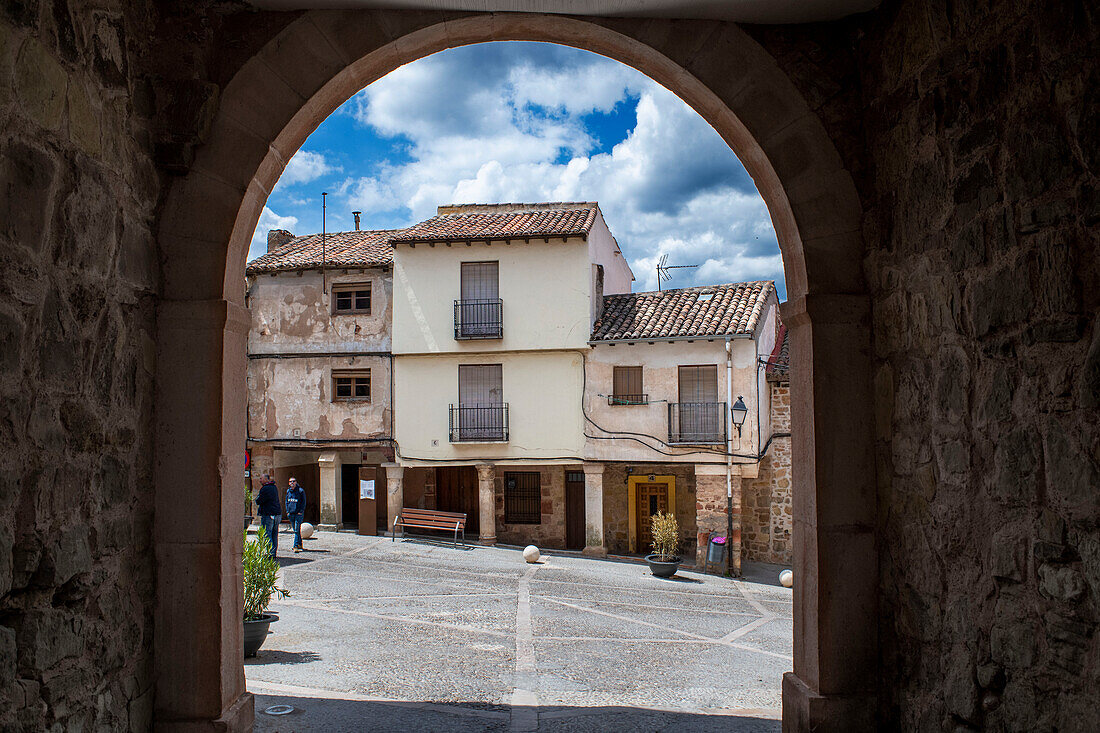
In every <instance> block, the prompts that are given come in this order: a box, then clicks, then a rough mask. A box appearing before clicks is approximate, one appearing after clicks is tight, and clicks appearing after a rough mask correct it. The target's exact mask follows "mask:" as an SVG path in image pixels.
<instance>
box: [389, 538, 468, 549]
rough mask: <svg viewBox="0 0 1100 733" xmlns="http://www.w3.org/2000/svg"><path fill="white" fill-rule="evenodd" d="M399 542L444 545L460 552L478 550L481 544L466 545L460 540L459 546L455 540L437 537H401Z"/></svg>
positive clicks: (434, 545) (429, 545)
mask: <svg viewBox="0 0 1100 733" xmlns="http://www.w3.org/2000/svg"><path fill="white" fill-rule="evenodd" d="M397 541H398V542H400V543H402V544H409V545H426V546H428V547H443V548H446V549H448V550H457V551H459V552H470V551H472V550H476V549H478V548H479V547H481V545H474V544H470V543H469V542H467V543H466V544H465V545H464V544H462V541H461V540H459V543H458V547H455V545H454V541H453V540H445V539H442V538H440V539H437V538H435V537H399V538H398V540H397Z"/></svg>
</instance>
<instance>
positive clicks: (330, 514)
mask: <svg viewBox="0 0 1100 733" xmlns="http://www.w3.org/2000/svg"><path fill="white" fill-rule="evenodd" d="M339 465H340V460H339V459H338V458H337V457H336V454H335V453H322V454H321V455H320V456H318V457H317V470H318V473H319V474H320V476H321V478H320V486H318V489H319V490H320V494H321V522H320V523H319V524H318V525H317V529H327V530H333V531H335V530H338V529H340V518H341V517H342V516H343V513H342V512H341V511H340V510H341V506H340V505H341V503H342V502H341V498H342V497H341V496H340V492H339V491H338V490H337V486H336V469H337V468H338V467H339Z"/></svg>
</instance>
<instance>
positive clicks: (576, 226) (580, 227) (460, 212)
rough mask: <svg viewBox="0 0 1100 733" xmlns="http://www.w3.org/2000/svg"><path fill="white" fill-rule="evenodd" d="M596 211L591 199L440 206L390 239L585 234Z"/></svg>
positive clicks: (395, 241)
mask: <svg viewBox="0 0 1100 733" xmlns="http://www.w3.org/2000/svg"><path fill="white" fill-rule="evenodd" d="M597 211H598V206H597V205H596V204H595V203H594V202H582V203H561V202H554V203H548V204H490V205H480V204H479V205H469V206H461V205H460V206H441V207H439V214H438V215H437V216H433V217H432V218H431V219H428V220H427V221H422V222H420V223H419V224H413V225H412V226H411V227H409V228H408V229H402V230H401V231H399V232H396V233H395V234H394V235H393V236H391V237H390V242H391V243H393V244H401V243H406V242H449V241H463V240H471V239H482V240H484V239H522V238H524V237H572V236H587V235H588V232H589V230H591V228H592V223H593V222H594V221H595V220H596V212H597Z"/></svg>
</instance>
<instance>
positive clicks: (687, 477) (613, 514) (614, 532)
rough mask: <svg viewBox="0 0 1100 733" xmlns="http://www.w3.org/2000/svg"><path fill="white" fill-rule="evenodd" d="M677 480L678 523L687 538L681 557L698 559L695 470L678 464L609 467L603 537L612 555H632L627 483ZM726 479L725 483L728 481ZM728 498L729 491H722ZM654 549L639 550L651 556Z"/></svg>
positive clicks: (689, 466) (682, 533)
mask: <svg viewBox="0 0 1100 733" xmlns="http://www.w3.org/2000/svg"><path fill="white" fill-rule="evenodd" d="M628 468H629V469H630V473H628V472H627V469H628ZM651 473H652V474H654V475H658V476H675V477H676V519H677V521H679V522H680V536H681V537H682V538H683V547H682V548H681V554H682V555H683V556H684V558H685V559H686V561H688V562H690V561H691V558H694V557H695V527H696V520H695V466H694V465H684V464H675V463H666V464H653V463H606V464H604V473H603V515H604V519H603V521H604V525H603V537H604V546H605V547H607V551H608V552H610V553H611V554H612V555H629V554H630V511H629V495H628V492H627V479H628V478H629V477H630V476H631V475H634V476H638V475H642V474H651ZM724 480H725V479H723V481H724ZM724 486H725V484H723V487H724ZM722 491H723V494H722V495H723V496H725V493H724V492H725V488H723V489H722ZM649 552H651V550H650V548H648V547H645V548H638V550H637V553H640V554H648V553H649Z"/></svg>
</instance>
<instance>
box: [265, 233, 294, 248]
mask: <svg viewBox="0 0 1100 733" xmlns="http://www.w3.org/2000/svg"><path fill="white" fill-rule="evenodd" d="M292 239H294V233H293V232H288V231H287V230H286V229H270V230H268V232H267V251H268V252H274V251H275V250H277V249H279V247H282V246H283V245H284V244H286V243H287V242H289V241H290V240H292Z"/></svg>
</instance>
